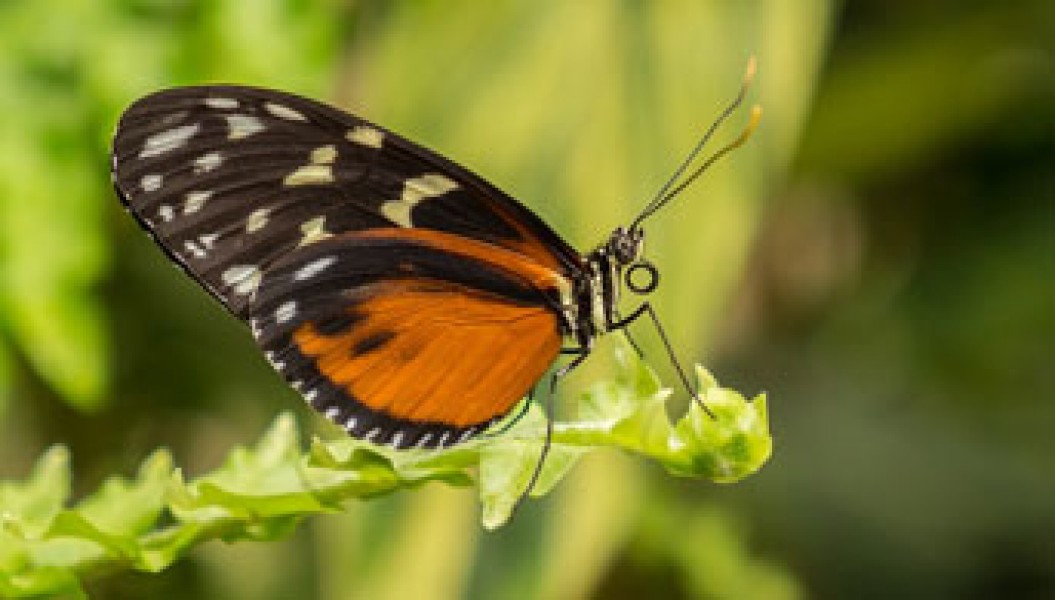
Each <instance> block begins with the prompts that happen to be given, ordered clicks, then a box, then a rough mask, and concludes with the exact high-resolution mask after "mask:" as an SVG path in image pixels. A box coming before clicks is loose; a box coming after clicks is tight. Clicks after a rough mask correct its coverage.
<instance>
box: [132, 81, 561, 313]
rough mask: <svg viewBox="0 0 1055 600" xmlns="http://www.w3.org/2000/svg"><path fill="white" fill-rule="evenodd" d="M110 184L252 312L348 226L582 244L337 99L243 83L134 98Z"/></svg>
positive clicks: (167, 242) (503, 243) (525, 249)
mask: <svg viewBox="0 0 1055 600" xmlns="http://www.w3.org/2000/svg"><path fill="white" fill-rule="evenodd" d="M113 179H114V185H115V187H116V189H117V191H118V193H119V195H120V196H121V198H122V199H123V201H124V202H125V204H126V206H127V207H128V208H129V210H130V211H131V212H132V213H133V214H134V215H135V216H136V218H137V219H138V220H139V221H140V223H141V224H142V225H143V226H144V227H145V228H146V229H147V230H148V231H150V232H151V233H152V234H153V235H154V237H155V238H156V240H157V241H158V243H159V244H160V245H161V246H163V247H164V248H165V250H166V251H167V253H168V254H169V256H170V257H171V258H172V259H173V260H174V261H176V262H177V263H179V264H180V265H182V266H183V267H184V268H185V270H187V271H188V272H189V273H190V274H191V275H192V276H193V277H195V278H196V279H197V280H198V281H199V283H201V284H202V286H203V287H205V288H206V289H208V290H209V291H210V292H211V293H212V294H213V295H214V296H216V297H217V298H218V299H220V300H221V301H222V302H223V303H224V304H225V305H226V306H227V307H228V308H229V309H231V311H232V312H234V313H235V314H237V315H239V316H243V317H244V316H245V308H246V303H247V300H248V298H249V296H250V295H251V294H252V291H253V290H254V289H256V286H257V285H258V284H259V281H260V276H261V274H262V273H263V272H264V271H266V270H267V268H268V267H269V265H270V264H271V263H273V262H274V261H275V260H277V259H278V258H279V257H281V256H283V255H284V254H287V253H290V252H294V251H296V249H297V248H298V247H301V246H304V245H307V244H310V243H313V242H315V241H319V240H321V239H325V238H326V237H327V236H330V235H334V234H337V233H342V232H347V231H360V230H366V229H373V228H385V227H402V228H424V229H431V230H436V231H444V232H448V233H452V234H456V235H458V236H462V237H466V238H470V239H475V240H479V241H484V242H488V243H490V244H493V245H496V246H499V247H502V248H506V249H510V250H513V251H516V252H519V253H521V254H524V255H525V256H528V257H531V258H532V259H534V260H535V261H536V262H538V263H540V264H543V265H546V266H548V267H549V268H551V269H554V270H556V271H559V272H563V273H569V272H571V271H573V270H574V269H576V268H577V265H580V264H581V259H580V258H579V255H578V253H577V252H576V251H575V250H574V249H572V248H571V247H570V246H568V245H567V244H566V243H565V242H564V241H563V240H562V239H561V238H560V237H559V236H557V235H556V234H555V233H554V232H553V231H552V230H551V229H550V228H549V227H547V226H546V224H545V223H543V222H542V221H541V220H540V219H539V218H538V217H537V216H535V215H534V214H533V213H532V212H531V211H529V210H527V209H526V208H525V207H523V206H522V205H520V204H519V203H517V202H516V201H515V200H514V199H513V198H511V197H509V196H508V195H506V194H504V193H503V192H501V191H500V190H498V189H497V188H495V187H494V186H492V185H491V184H489V183H487V182H486V181H484V180H483V179H481V178H479V177H477V176H476V175H474V174H472V173H471V172H469V171H468V170H466V169H464V168H462V167H460V166H458V165H456V164H454V163H453V162H451V161H449V160H447V159H445V158H443V157H441V156H439V155H437V154H435V153H434V152H431V151H429V150H427V149H425V148H422V147H420V146H418V145H416V144H414V143H412V142H409V141H407V140H405V139H404V138H402V137H400V136H398V135H396V134H394V133H392V132H389V131H386V130H384V129H382V128H380V127H377V126H376V125H373V124H371V123H368V122H366V121H364V120H362V119H359V118H358V117H355V116H352V115H350V114H348V113H345V112H343V111H340V110H338V109H336V108H333V107H330V106H327V105H324V104H321V103H318V102H315V101H312V100H309V99H306V98H302V97H299V96H295V95H292V94H287V93H282V92H277V91H272V90H265V89H259V88H250V87H241V86H202V87H188V88H174V89H170V90H164V91H161V92H157V93H155V94H152V95H149V96H146V97H145V98H143V99H141V100H139V101H137V102H136V103H134V104H133V105H132V106H131V107H129V109H128V110H127V111H126V112H125V113H124V115H123V116H122V117H121V120H120V123H119V124H118V127H117V132H116V134H115V136H114V142H113Z"/></svg>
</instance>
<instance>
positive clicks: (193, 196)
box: [183, 192, 212, 215]
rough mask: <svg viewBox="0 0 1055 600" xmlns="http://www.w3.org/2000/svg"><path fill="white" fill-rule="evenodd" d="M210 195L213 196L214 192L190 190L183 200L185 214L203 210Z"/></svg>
mask: <svg viewBox="0 0 1055 600" xmlns="http://www.w3.org/2000/svg"><path fill="white" fill-rule="evenodd" d="M209 196H212V192H189V193H188V194H187V197H186V198H184V200H183V214H185V215H186V214H190V213H195V212H198V211H199V210H201V207H202V206H205V201H206V200H208V199H209Z"/></svg>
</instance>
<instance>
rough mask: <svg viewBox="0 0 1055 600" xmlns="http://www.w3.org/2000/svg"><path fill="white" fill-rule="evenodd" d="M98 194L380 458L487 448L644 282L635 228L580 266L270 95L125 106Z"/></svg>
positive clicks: (346, 122) (494, 208) (179, 94)
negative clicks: (637, 275) (629, 282)
mask: <svg viewBox="0 0 1055 600" xmlns="http://www.w3.org/2000/svg"><path fill="white" fill-rule="evenodd" d="M113 180H114V185H115V188H116V190H117V192H118V195H119V196H120V197H121V199H122V201H123V202H124V204H125V206H126V207H127V208H128V210H129V211H130V212H131V213H132V214H133V215H134V216H135V217H136V219H137V220H138V221H139V222H140V224H141V225H142V226H143V227H144V228H145V229H146V230H147V231H148V232H149V233H150V234H151V235H152V236H153V237H154V238H155V241H157V243H158V244H159V245H160V246H161V247H162V248H163V249H164V250H165V252H166V253H167V254H168V255H169V257H170V258H171V259H172V260H173V261H174V262H176V263H177V264H179V265H180V266H181V267H182V268H183V269H184V270H185V271H186V272H187V273H188V274H189V275H190V276H191V277H193V278H194V279H195V280H196V281H197V282H198V283H199V284H201V285H202V287H204V288H205V289H206V290H207V291H209V293H211V294H212V295H213V296H214V297H215V298H216V299H217V300H219V301H220V302H221V303H222V304H223V305H224V306H226V308H227V309H228V310H229V311H230V312H231V313H233V314H234V315H235V316H237V317H238V318H239V319H241V320H243V321H244V322H245V323H246V324H247V325H248V326H249V328H250V330H251V331H252V333H253V337H254V338H255V340H256V342H257V344H258V345H259V346H260V347H261V349H262V350H263V351H264V354H265V356H266V357H267V359H268V361H269V362H270V363H271V364H272V366H274V367H275V369H276V370H277V371H278V372H279V373H280V374H281V375H282V376H283V377H284V378H285V379H286V380H287V382H289V384H290V385H291V386H292V387H294V388H295V389H296V390H297V391H298V392H300V393H301V395H302V396H303V397H304V398H305V400H306V401H307V402H308V403H309V404H310V405H311V406H312V407H313V408H315V409H316V410H317V411H319V412H320V413H322V414H323V415H325V416H326V417H328V418H329V419H331V420H332V421H334V422H335V423H338V424H340V425H342V426H343V427H344V428H345V429H346V430H348V431H349V433H351V434H352V435H354V436H356V437H359V438H363V439H367V440H369V441H372V442H374V443H379V444H389V445H392V446H393V447H396V448H411V447H420V448H436V447H448V446H450V445H453V444H456V443H459V442H462V441H465V440H467V439H469V438H471V437H473V436H475V435H477V434H479V433H480V432H482V431H484V430H485V429H486V428H487V427H489V426H490V425H491V424H493V423H494V422H495V421H497V420H499V419H501V418H502V417H503V416H505V415H506V414H508V413H509V411H510V410H511V409H512V408H513V407H514V406H515V405H516V403H517V402H518V401H519V400H520V399H521V398H523V397H524V396H525V394H527V392H528V391H529V390H530V389H531V388H532V387H533V386H534V385H535V383H536V382H537V381H538V380H539V379H540V378H541V377H542V376H543V375H544V373H545V372H546V370H547V369H548V368H549V367H550V365H551V364H552V363H553V362H554V360H555V359H556V358H557V357H558V355H559V354H560V353H561V351H562V344H563V342H564V341H565V340H567V341H569V342H570V343H571V345H572V346H573V347H574V348H573V350H574V352H575V353H577V354H578V355H579V358H580V359H581V358H583V357H585V356H586V355H587V354H588V353H589V351H590V349H591V348H592V346H593V341H594V339H595V338H596V337H597V336H599V335H602V334H603V333H605V332H607V331H609V330H612V329H617V328H620V327H621V326H623V325H624V324H625V322H626V320H620V318H619V313H618V308H617V307H618V300H619V290H620V288H621V281H622V279H623V277H624V275H625V274H626V273H627V269H628V268H629V269H633V268H635V267H637V266H640V265H642V264H643V263H642V262H641V261H640V256H641V246H642V241H643V232H642V231H641V230H640V229H639V228H631V229H630V230H625V229H617V230H616V231H615V232H614V233H613V234H612V236H611V237H610V238H609V240H608V241H607V242H606V243H604V244H602V245H601V246H600V247H598V248H597V249H596V250H594V251H592V252H590V253H588V254H586V255H583V254H581V253H579V252H578V251H576V250H575V249H574V248H573V247H572V246H570V245H569V244H568V243H567V242H565V241H564V240H563V239H562V238H561V237H560V236H558V235H557V234H556V233H555V232H553V230H551V229H550V228H549V227H548V226H547V225H546V224H545V223H544V222H542V221H541V220H540V219H539V218H538V217H537V216H536V215H535V214H534V213H532V212H531V211H529V210H528V209H527V208H525V207H524V206H522V205H521V204H519V203H518V202H516V200H514V199H513V198H511V197H509V196H507V195H506V194H504V193H503V192H501V191H500V190H498V189H497V188H495V187H494V186H492V185H491V184H489V183H487V182H486V181H484V180H483V179H481V178H479V177H477V176H476V175H474V174H472V173H471V172H469V171H467V170H465V169H463V168H462V167H460V166H458V165H456V164H454V163H453V162H451V161H449V160H447V159H445V158H443V157H441V156H439V155H437V154H435V153H433V152H431V151H428V150H426V149H424V148H421V147H420V146H417V145H415V144H413V143H411V142H409V141H407V140H405V139H403V138H401V137H400V136H398V135H396V134H394V133H392V132H390V131H387V130H385V129H382V128H380V127H378V126H376V125H373V124H372V123H369V122H366V121H364V120H362V119H359V118H358V117H355V116H353V115H350V114H348V113H345V112H343V111H340V110H338V109H335V108H332V107H329V106H326V105H323V104H321V103H317V102H314V101H312V100H308V99H305V98H301V97H298V96H294V95H291V94H285V93H282V92H276V91H272V90H265V89H258V88H249V87H241V86H201V87H189V88H175V89H171V90H164V91H161V92H157V93H155V94H152V95H149V96H147V97H145V98H143V99H141V100H139V101H137V102H136V103H134V104H133V105H132V106H131V107H130V108H129V109H128V110H127V111H126V112H125V114H124V115H123V116H122V118H121V121H120V123H119V124H118V128H117V132H116V134H115V137H114V145H113ZM649 268H650V267H649ZM650 274H651V275H652V276H653V277H654V276H655V273H654V270H651V271H650Z"/></svg>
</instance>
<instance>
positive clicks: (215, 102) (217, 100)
mask: <svg viewBox="0 0 1055 600" xmlns="http://www.w3.org/2000/svg"><path fill="white" fill-rule="evenodd" d="M205 106H208V107H209V108H226V109H231V108H238V101H237V100H235V99H234V98H221V97H218V96H213V97H211V98H206V99H205Z"/></svg>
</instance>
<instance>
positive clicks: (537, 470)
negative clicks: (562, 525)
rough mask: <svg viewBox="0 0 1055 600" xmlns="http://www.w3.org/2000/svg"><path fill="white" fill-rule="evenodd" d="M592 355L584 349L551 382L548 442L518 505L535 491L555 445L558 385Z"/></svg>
mask: <svg viewBox="0 0 1055 600" xmlns="http://www.w3.org/2000/svg"><path fill="white" fill-rule="evenodd" d="M589 355H590V348H589V347H588V346H587V347H584V348H580V349H579V355H578V356H576V357H575V358H574V359H572V361H571V362H570V363H568V364H566V365H564V366H563V367H561V368H559V369H557V371H556V372H555V373H553V376H552V377H550V380H549V396H547V397H546V440H545V441H544V442H543V443H542V452H541V453H540V454H539V457H538V462H537V463H535V470H534V471H533V472H532V473H531V479H530V480H528V484H527V487H525V488H524V491H523V492H521V494H520V497H519V498H517V504H520V503H521V502H523V501H524V498H527V497H528V494H530V493H531V490H533V489H535V484H536V483H538V478H539V475H541V474H542V467H543V465H545V464H546V456H548V455H549V449H550V446H552V445H553V419H554V416H553V412H554V409H553V401H554V399H555V398H556V396H557V393H556V392H557V384H558V383H560V380H561V379H563V378H564V377H565V376H566V375H567V374H568V373H571V372H572V370H574V369H575V368H576V367H578V366H579V365H581V364H582V363H583V361H585V360H586V357H587V356H589Z"/></svg>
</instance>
